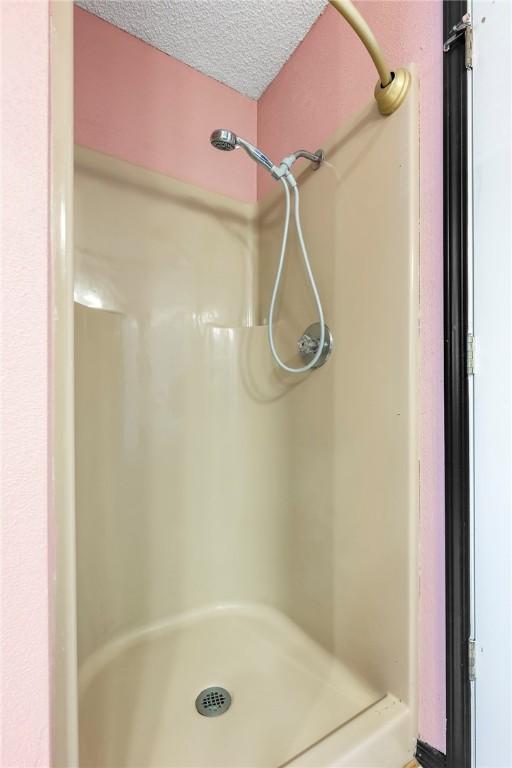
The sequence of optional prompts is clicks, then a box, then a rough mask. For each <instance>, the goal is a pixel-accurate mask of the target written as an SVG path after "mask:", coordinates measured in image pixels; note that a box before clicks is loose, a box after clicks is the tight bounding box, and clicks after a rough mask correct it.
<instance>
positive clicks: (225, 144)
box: [210, 128, 277, 173]
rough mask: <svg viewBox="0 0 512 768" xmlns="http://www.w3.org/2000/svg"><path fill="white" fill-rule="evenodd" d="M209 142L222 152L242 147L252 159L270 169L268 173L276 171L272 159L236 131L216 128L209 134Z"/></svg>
mask: <svg viewBox="0 0 512 768" xmlns="http://www.w3.org/2000/svg"><path fill="white" fill-rule="evenodd" d="M210 144H211V145H212V146H213V147H215V149H220V150H222V151H223V152H231V151H232V150H233V149H238V147H243V148H244V149H245V151H246V152H247V154H248V155H249V156H250V157H252V159H253V160H256V162H257V163H261V165H263V166H264V167H265V168H266V169H267V171H270V173H274V172H275V171H277V168H276V166H275V165H274V163H273V162H272V160H269V158H268V157H267V156H266V155H264V154H263V152H261V150H259V149H258V147H255V146H254V145H253V144H251V143H250V142H249V141H246V140H245V139H242V138H240V136H237V135H236V133H233V132H232V131H228V130H226V129H225V128H218V129H217V130H216V131H214V132H213V133H212V134H211V136H210Z"/></svg>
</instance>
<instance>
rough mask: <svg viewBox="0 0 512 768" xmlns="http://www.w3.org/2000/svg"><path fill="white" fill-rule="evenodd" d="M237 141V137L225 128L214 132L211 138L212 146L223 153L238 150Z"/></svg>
mask: <svg viewBox="0 0 512 768" xmlns="http://www.w3.org/2000/svg"><path fill="white" fill-rule="evenodd" d="M236 141H237V139H236V135H235V134H234V133H231V131H226V130H224V129H223V128H219V129H218V130H216V131H214V132H213V133H212V135H211V136H210V144H211V145H212V146H213V147H215V149H220V150H222V152H231V151H232V150H233V149H236V146H237V144H236Z"/></svg>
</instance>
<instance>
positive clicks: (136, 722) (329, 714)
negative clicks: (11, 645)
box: [80, 605, 383, 768]
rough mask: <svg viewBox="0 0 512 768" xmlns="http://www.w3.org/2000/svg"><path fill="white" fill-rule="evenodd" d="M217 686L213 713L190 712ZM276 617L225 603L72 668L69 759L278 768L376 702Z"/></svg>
mask: <svg viewBox="0 0 512 768" xmlns="http://www.w3.org/2000/svg"><path fill="white" fill-rule="evenodd" d="M208 686H222V687H223V688H225V689H227V690H228V691H229V692H230V694H231V696H232V702H231V706H230V707H229V709H228V710H227V711H226V712H225V713H224V714H223V715H222V717H213V718H209V717H202V716H201V715H200V714H199V713H198V711H197V709H196V706H195V701H196V698H197V696H198V694H199V693H200V692H201V691H202V690H203V689H204V688H207V687H208ZM382 696H383V694H382V692H380V691H377V690H375V689H374V688H372V687H371V686H370V685H368V683H367V682H365V681H364V680H362V679H361V678H359V677H357V676H356V675H355V674H354V673H353V672H351V671H350V670H349V669H348V668H347V667H345V666H344V665H343V664H341V663H340V662H339V661H338V660H337V659H335V658H334V657H333V656H332V655H330V654H329V653H327V652H326V651H325V650H324V649H323V648H322V647H321V646H319V645H318V644H317V643H316V642H314V641H313V640H312V639H311V638H310V637H308V636H307V635H306V634H305V633H304V632H303V631H302V630H301V629H299V628H298V627H297V626H296V625H295V624H293V623H292V622H291V621H290V620H289V619H287V618H286V617H285V616H284V615H283V614H281V613H279V612H278V611H275V610H273V609H270V608H266V607H262V606H252V605H249V606H247V605H235V606H233V605H230V606H221V607H215V608H209V609H205V610H203V611H198V612H195V613H193V614H187V615H185V616H182V617H180V618H178V619H176V620H173V621H172V622H167V623H166V624H159V625H155V626H152V627H148V628H144V629H142V630H140V631H138V632H133V633H130V634H129V635H125V636H123V637H120V638H118V639H116V640H114V641H113V642H111V643H109V644H108V645H107V646H105V647H104V648H102V649H101V650H100V651H98V652H96V653H95V654H93V655H92V656H91V657H90V658H89V659H88V660H87V661H86V662H85V664H83V666H82V668H81V672H80V764H81V765H83V766H95V768H101V767H104V768H106V767H107V766H108V768H115V767H119V768H121V766H123V768H124V766H132V767H133V768H135V767H137V768H140V766H145V768H154V767H156V766H166V768H186V767H188V766H190V767H191V766H194V768H202V767H203V766H204V768H217V767H218V768H243V767H246V768H249V767H250V768H259V767H260V766H261V768H269V766H275V767H276V768H277V767H278V766H281V765H283V764H284V763H287V762H289V761H290V760H292V759H293V758H294V757H295V756H297V755H299V754H300V753H302V752H304V750H307V749H308V748H309V747H311V746H312V745H314V744H316V743H317V742H319V741H320V740H321V739H323V738H324V737H326V736H327V735H328V734H329V733H332V732H333V731H335V730H336V729H338V728H339V727H340V726H342V725H343V724H344V723H347V722H348V721H349V720H352V718H354V717H355V716H356V715H358V714H359V713H361V712H362V711H363V710H366V709H368V708H369V707H371V705H373V704H375V703H376V702H377V701H378V700H380V699H382Z"/></svg>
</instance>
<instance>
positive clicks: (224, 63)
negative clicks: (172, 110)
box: [76, 0, 327, 99]
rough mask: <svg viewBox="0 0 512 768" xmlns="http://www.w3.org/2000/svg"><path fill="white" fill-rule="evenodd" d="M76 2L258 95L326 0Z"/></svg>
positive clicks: (109, 0)
mask: <svg viewBox="0 0 512 768" xmlns="http://www.w3.org/2000/svg"><path fill="white" fill-rule="evenodd" d="M76 4H77V5H79V6H80V7H81V8H84V9H85V10H86V11H90V12H91V13H94V14H95V15H96V16H100V17H101V18H102V19H105V20H106V21H108V22H110V23H111V24H114V25H115V26H116V27H119V28H120V29H124V30H125V31H126V32H129V33H130V34H131V35H134V37H138V38H139V39H140V40H144V42H146V43H148V44H149V45H152V46H153V47H154V48H159V49H160V50H161V51H164V53H168V54H169V55H170V56H174V58H176V59H179V60H180V61H183V62H184V63H185V64H188V65H189V66H191V67H194V69H197V70H199V71H200V72H203V73H204V74H205V75H209V76H210V77H213V78H215V79H216V80H220V82H221V83H225V84H226V85H229V86H230V87H231V88H234V89H235V90H237V91H239V92H240V93H243V94H244V95H246V96H249V97H250V98H252V99H258V98H259V97H260V96H261V94H262V93H263V91H264V90H265V88H266V87H267V86H268V85H269V84H270V83H271V82H272V80H273V79H274V77H275V76H276V75H277V73H278V72H279V70H280V69H281V67H282V66H283V64H284V63H285V62H286V61H287V59H288V58H289V57H290V55H291V54H292V53H293V51H294V50H295V48H296V47H297V45H298V44H299V43H300V42H301V40H302V39H303V38H304V37H305V36H306V34H307V33H308V31H309V29H310V28H311V26H312V25H313V23H314V22H315V21H316V19H317V18H318V16H319V15H320V14H321V13H322V11H323V10H324V9H325V6H326V5H327V0H292V1H291V2H290V0H78V2H77V3H76Z"/></svg>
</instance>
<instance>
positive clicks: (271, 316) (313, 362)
mask: <svg viewBox="0 0 512 768" xmlns="http://www.w3.org/2000/svg"><path fill="white" fill-rule="evenodd" d="M280 181H281V182H282V184H283V187H284V192H285V198H286V212H285V219H284V229H283V240H282V243H281V252H280V254H279V264H278V267H277V272H276V278H275V280H274V287H273V289H272V299H271V300H270V311H269V315H268V340H269V343H270V349H271V351H272V356H273V358H274V360H275V361H276V363H277V364H278V366H279V367H280V368H282V369H283V370H284V371H288V372H289V373H306V371H310V370H311V369H312V368H313V367H314V366H315V365H316V364H317V362H318V361H319V359H320V356H321V354H322V351H323V348H324V342H325V320H324V312H323V309H322V303H321V301H320V296H319V294H318V290H317V287H316V283H315V278H314V277H313V271H312V269H311V265H310V263H309V257H308V252H307V250H306V244H305V242H304V236H303V234H302V227H301V224H300V211H299V190H298V187H297V184H296V182H295V179H294V178H293V176H292V175H291V174H290V178H288V176H282V177H281V178H280ZM288 185H290V186H291V188H292V189H293V194H294V213H295V226H296V227H297V234H298V237H299V243H300V248H301V251H302V257H303V259H304V264H305V267H306V272H307V273H308V278H309V284H310V286H311V291H312V293H313V296H314V298H315V303H316V306H317V310H318V320H319V323H320V342H319V344H318V349H317V351H316V352H315V354H314V356H313V358H312V359H311V360H310V361H309V363H308V364H307V365H304V366H302V367H301V368H291V367H290V366H289V365H286V363H283V361H282V360H281V358H280V357H279V355H278V353H277V350H276V346H275V343H274V310H275V305H276V301H277V296H278V293H279V284H280V282H281V278H282V275H283V268H284V263H285V258H286V245H287V242H288V229H289V224H290V191H289V189H288Z"/></svg>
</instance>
